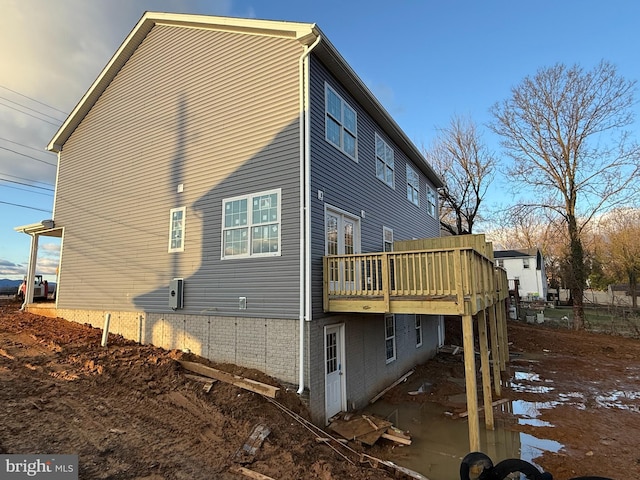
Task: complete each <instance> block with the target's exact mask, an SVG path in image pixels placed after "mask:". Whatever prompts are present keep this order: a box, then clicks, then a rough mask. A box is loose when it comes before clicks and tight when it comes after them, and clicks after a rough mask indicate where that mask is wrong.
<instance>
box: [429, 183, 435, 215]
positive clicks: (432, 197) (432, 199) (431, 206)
mask: <svg viewBox="0 0 640 480" xmlns="http://www.w3.org/2000/svg"><path fill="white" fill-rule="evenodd" d="M436 205H437V204H436V191H435V190H434V189H433V188H431V187H427V213H428V214H429V215H431V216H432V217H434V218H435V216H436Z"/></svg>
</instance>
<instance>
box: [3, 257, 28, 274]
mask: <svg viewBox="0 0 640 480" xmlns="http://www.w3.org/2000/svg"><path fill="white" fill-rule="evenodd" d="M26 270H27V267H26V266H25V265H20V264H17V263H13V262H11V261H9V260H5V259H3V258H0V275H2V276H18V275H19V276H22V275H24V274H25V272H26Z"/></svg>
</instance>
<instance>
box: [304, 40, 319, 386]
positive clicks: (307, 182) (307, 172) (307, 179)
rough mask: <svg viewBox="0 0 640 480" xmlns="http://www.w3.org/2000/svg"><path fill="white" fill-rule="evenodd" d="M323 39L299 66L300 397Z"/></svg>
mask: <svg viewBox="0 0 640 480" xmlns="http://www.w3.org/2000/svg"><path fill="white" fill-rule="evenodd" d="M321 40H322V37H321V36H320V35H318V38H316V40H315V41H314V42H313V44H312V45H311V46H308V47H305V49H304V52H303V53H302V55H301V56H300V61H299V63H298V82H299V84H298V92H299V93H298V95H299V102H300V103H299V104H300V112H299V116H300V118H299V122H298V123H299V126H300V132H299V137H300V298H299V305H300V312H299V316H300V318H299V321H300V328H299V330H300V332H299V334H300V338H299V346H298V349H299V352H300V357H299V361H298V363H299V367H298V368H299V372H298V385H299V386H298V395H301V394H302V392H304V323H305V320H311V252H310V246H309V244H310V243H311V239H310V238H309V232H310V230H311V220H310V218H309V217H310V215H309V212H308V207H309V205H310V203H311V196H310V190H311V188H310V187H311V169H310V165H311V159H310V156H311V155H310V152H311V150H310V148H309V127H308V125H309V111H308V105H309V89H308V88H307V85H308V84H309V62H308V61H307V60H308V56H309V54H310V53H311V50H313V49H314V48H315V47H316V45H318V43H320V41H321Z"/></svg>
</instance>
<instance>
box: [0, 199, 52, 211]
mask: <svg viewBox="0 0 640 480" xmlns="http://www.w3.org/2000/svg"><path fill="white" fill-rule="evenodd" d="M0 203H4V204H5V205H11V206H12V207H20V208H29V209H31V210H39V211H40V212H47V213H51V210H44V209H42V208H36V207H30V206H29V205H19V204H17V203H11V202H3V201H2V200H0Z"/></svg>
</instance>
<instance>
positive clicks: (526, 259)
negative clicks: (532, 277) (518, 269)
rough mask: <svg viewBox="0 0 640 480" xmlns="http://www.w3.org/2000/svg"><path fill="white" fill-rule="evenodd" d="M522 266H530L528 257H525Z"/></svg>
mask: <svg viewBox="0 0 640 480" xmlns="http://www.w3.org/2000/svg"><path fill="white" fill-rule="evenodd" d="M522 268H529V259H528V258H523V259H522Z"/></svg>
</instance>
